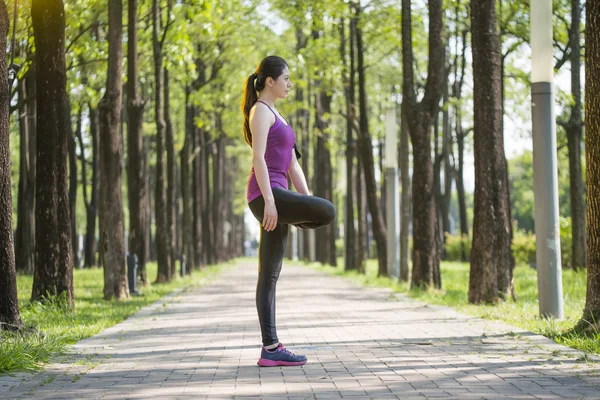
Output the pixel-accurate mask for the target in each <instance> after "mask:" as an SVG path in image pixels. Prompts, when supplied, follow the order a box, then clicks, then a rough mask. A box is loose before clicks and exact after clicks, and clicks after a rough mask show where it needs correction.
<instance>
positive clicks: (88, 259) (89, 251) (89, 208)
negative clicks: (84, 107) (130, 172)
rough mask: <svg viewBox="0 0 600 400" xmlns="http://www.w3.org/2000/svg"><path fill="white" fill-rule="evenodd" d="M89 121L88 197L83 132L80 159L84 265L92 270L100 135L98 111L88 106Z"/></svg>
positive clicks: (94, 255)
mask: <svg viewBox="0 0 600 400" xmlns="http://www.w3.org/2000/svg"><path fill="white" fill-rule="evenodd" d="M88 110H89V120H90V139H89V140H90V142H91V144H92V159H91V160H90V164H91V167H92V175H91V178H92V179H91V182H90V185H89V186H90V190H89V195H88V183H87V179H88V178H87V164H88V161H87V160H86V158H85V149H84V141H83V136H82V132H81V131H79V135H80V136H79V158H80V163H81V185H82V190H81V191H82V192H83V202H84V204H85V212H86V231H85V239H84V249H83V252H84V257H83V259H84V261H83V265H84V267H85V268H91V267H92V266H94V265H96V247H97V245H96V219H97V216H98V169H99V165H98V147H99V146H100V143H99V135H98V125H99V121H98V110H97V109H94V108H92V107H91V106H90V105H89V104H88Z"/></svg>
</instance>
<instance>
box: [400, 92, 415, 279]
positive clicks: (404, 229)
mask: <svg viewBox="0 0 600 400" xmlns="http://www.w3.org/2000/svg"><path fill="white" fill-rule="evenodd" d="M406 104H407V103H406V102H404V101H403V102H402V114H401V115H402V119H401V121H400V144H399V146H400V157H399V160H400V182H401V184H402V199H401V202H400V206H401V208H402V210H401V219H400V222H401V226H400V280H401V281H403V282H408V279H409V275H410V269H409V256H408V249H409V247H408V235H409V229H410V212H411V209H412V204H411V201H410V198H411V193H410V171H409V166H410V162H409V159H408V157H409V153H410V149H409V146H410V142H409V141H410V138H409V133H408V115H407V114H406V113H407V110H406V108H407V107H406Z"/></svg>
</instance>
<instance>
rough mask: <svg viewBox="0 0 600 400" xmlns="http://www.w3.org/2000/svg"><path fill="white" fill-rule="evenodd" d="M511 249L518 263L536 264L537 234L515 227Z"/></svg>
mask: <svg viewBox="0 0 600 400" xmlns="http://www.w3.org/2000/svg"><path fill="white" fill-rule="evenodd" d="M511 249H512V252H513V256H514V257H515V264H516V265H535V235H532V234H527V232H525V231H523V230H518V229H514V231H513V241H512V245H511Z"/></svg>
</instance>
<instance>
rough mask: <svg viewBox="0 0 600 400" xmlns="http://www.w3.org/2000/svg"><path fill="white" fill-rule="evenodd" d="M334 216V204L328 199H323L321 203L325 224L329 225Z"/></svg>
mask: <svg viewBox="0 0 600 400" xmlns="http://www.w3.org/2000/svg"><path fill="white" fill-rule="evenodd" d="M335 217H336V210H335V206H334V205H333V203H332V202H330V201H329V200H325V202H324V205H323V219H324V223H325V225H329V224H330V223H332V222H333V220H334V219H335Z"/></svg>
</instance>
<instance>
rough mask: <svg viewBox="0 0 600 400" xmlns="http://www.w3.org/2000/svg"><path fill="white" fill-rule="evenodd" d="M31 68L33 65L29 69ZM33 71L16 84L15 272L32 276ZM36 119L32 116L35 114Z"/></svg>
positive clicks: (33, 206)
mask: <svg viewBox="0 0 600 400" xmlns="http://www.w3.org/2000/svg"><path fill="white" fill-rule="evenodd" d="M32 67H33V65H32ZM34 76H35V70H31V69H30V70H29V72H28V73H27V76H26V78H25V79H21V80H20V81H18V94H19V103H20V107H19V139H20V144H19V151H20V156H19V157H20V166H19V194H18V196H19V197H18V203H17V215H18V218H17V224H18V225H17V234H16V246H15V249H16V251H15V264H16V268H17V270H18V271H20V272H22V273H25V274H33V271H34V269H35V240H34V239H35V152H36V150H35V123H31V122H32V116H31V114H32V113H34V112H35V101H36V100H35V97H34V96H35V90H32V89H34V88H32V85H31V81H33V82H35V80H34V79H33V78H32V77H34ZM34 116H35V114H34Z"/></svg>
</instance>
